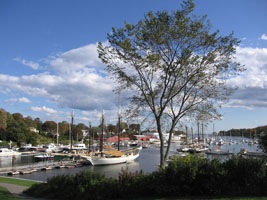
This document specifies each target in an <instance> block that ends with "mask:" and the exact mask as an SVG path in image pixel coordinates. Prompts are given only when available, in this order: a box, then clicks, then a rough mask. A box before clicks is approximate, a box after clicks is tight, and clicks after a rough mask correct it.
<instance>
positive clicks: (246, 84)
mask: <svg viewBox="0 0 267 200" xmlns="http://www.w3.org/2000/svg"><path fill="white" fill-rule="evenodd" d="M266 57H267V48H240V47H239V48H237V52H236V58H237V61H239V62H240V63H241V64H242V65H244V67H245V68H246V71H245V72H243V73H242V75H240V76H237V77H235V78H232V79H231V80H229V81H228V84H229V85H231V86H236V87H238V90H237V91H236V92H235V93H234V94H233V96H232V97H231V99H230V102H229V103H228V104H226V105H224V107H234V108H236V107H241V108H246V109H253V108H254V107H265V108H267V104H266V102H267V59H266Z"/></svg>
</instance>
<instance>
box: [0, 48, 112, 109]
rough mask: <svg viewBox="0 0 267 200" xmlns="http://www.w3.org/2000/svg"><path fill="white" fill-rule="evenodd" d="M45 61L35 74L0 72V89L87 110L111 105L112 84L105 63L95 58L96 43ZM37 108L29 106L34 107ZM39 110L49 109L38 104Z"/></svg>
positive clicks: (24, 61) (0, 90) (25, 62)
mask: <svg viewBox="0 0 267 200" xmlns="http://www.w3.org/2000/svg"><path fill="white" fill-rule="evenodd" d="M15 60H16V61H19V62H21V63H22V64H25V65H28V66H30V65H31V66H32V67H33V68H35V69H40V66H41V64H38V63H37V64H36V63H34V62H31V61H26V60H24V59H19V58H16V59H15ZM43 60H44V59H43ZM45 63H46V64H45V65H46V67H45V68H43V70H45V71H44V72H42V73H38V74H32V75H22V76H11V75H6V74H0V92H1V93H5V94H14V93H16V92H22V93H25V94H27V95H29V96H33V97H41V98H44V99H46V100H49V102H53V103H55V104H57V105H58V107H59V108H72V109H78V110H87V111H92V110H100V111H101V110H102V109H104V110H112V109H113V108H114V98H115V96H114V94H113V89H114V86H115V84H114V82H113V81H112V80H110V79H109V78H108V77H107V76H106V74H105V72H104V69H105V66H104V65H103V64H102V63H101V61H100V60H99V58H98V53H97V44H88V45H85V46H82V47H80V48H76V49H72V50H70V51H67V52H63V53H61V54H57V55H56V56H54V57H49V58H47V59H45ZM35 64H36V65H35ZM40 109H41V108H40V107H38V108H37V107H32V110H35V111H38V110H39V111H40ZM42 110H43V111H45V110H46V111H47V113H49V109H47V108H46V107H42ZM50 111H51V110H50ZM50 113H51V112H50Z"/></svg>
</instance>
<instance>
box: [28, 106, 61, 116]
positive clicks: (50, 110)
mask: <svg viewBox="0 0 267 200" xmlns="http://www.w3.org/2000/svg"><path fill="white" fill-rule="evenodd" d="M31 110H32V111H35V112H47V113H51V114H55V113H57V111H56V110H54V109H53V108H47V107H46V106H42V107H31Z"/></svg>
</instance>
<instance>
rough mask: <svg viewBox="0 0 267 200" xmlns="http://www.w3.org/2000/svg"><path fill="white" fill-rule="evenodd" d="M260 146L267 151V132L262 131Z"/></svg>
mask: <svg viewBox="0 0 267 200" xmlns="http://www.w3.org/2000/svg"><path fill="white" fill-rule="evenodd" d="M260 148H261V149H262V150H263V152H265V153H267V133H264V132H262V133H261V135H260Z"/></svg>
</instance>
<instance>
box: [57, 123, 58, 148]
mask: <svg viewBox="0 0 267 200" xmlns="http://www.w3.org/2000/svg"><path fill="white" fill-rule="evenodd" d="M57 146H58V123H57Z"/></svg>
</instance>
